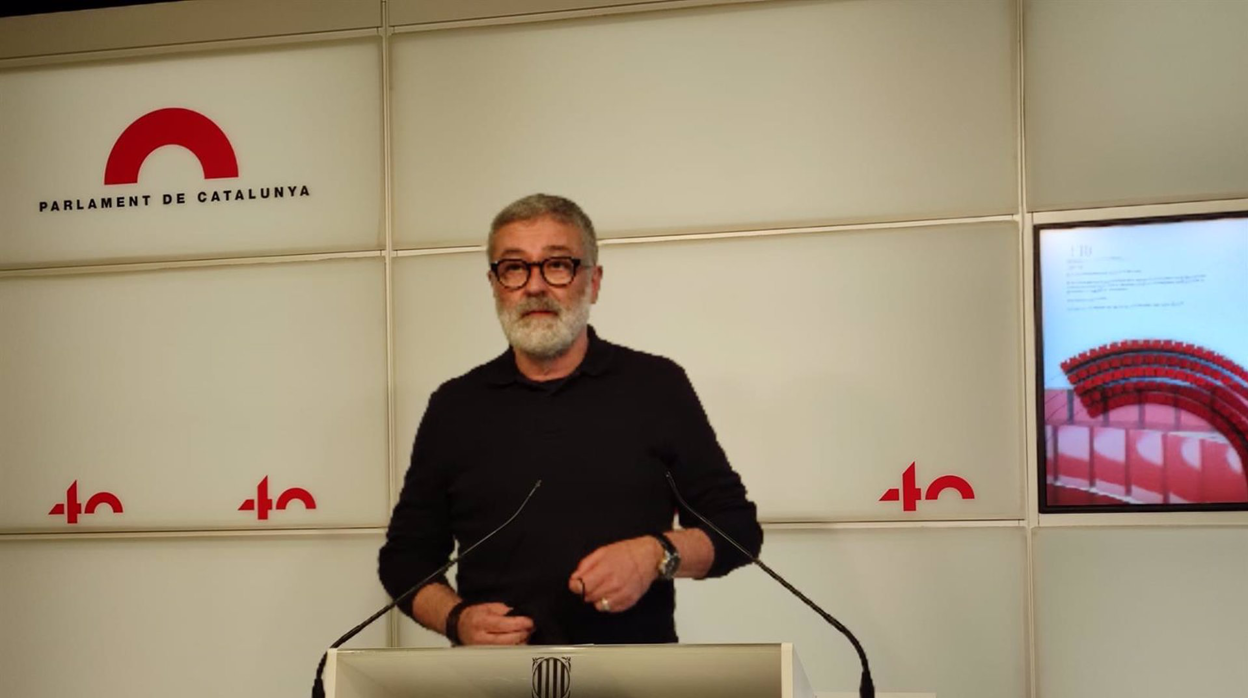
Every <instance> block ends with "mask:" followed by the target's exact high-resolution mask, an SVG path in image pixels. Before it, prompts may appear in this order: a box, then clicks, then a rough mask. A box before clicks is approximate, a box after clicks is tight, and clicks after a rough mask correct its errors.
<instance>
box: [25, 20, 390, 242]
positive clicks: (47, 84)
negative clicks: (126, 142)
mask: <svg viewBox="0 0 1248 698" xmlns="http://www.w3.org/2000/svg"><path fill="white" fill-rule="evenodd" d="M380 56H381V50H380V43H379V42H378V41H354V42H338V43H326V44H310V45H301V46H285V47H282V48H280V49H266V50H250V51H232V52H221V53H201V54H190V55H182V56H171V57H163V58H151V59H141V60H139V59H135V60H124V61H110V62H101V63H91V64H79V65H70V66H60V67H45V68H31V69H24V70H12V71H7V72H3V73H0V153H4V166H3V167H2V168H0V210H2V211H4V224H3V227H2V228H0V266H21V265H40V264H60V263H66V262H81V261H88V260H112V259H135V258H143V259H150V258H166V257H217V256H228V255H245V254H263V253H274V252H307V251H322V250H343V249H370V248H371V249H376V248H379V247H380V246H381V244H382V240H383V236H382V226H381V220H382V191H381V183H382V166H381V163H382V158H381V154H382V140H381V60H380ZM170 108H178V109H186V110H190V111H193V112H196V113H199V114H201V115H202V116H203V117H205V118H206V119H208V120H210V121H211V122H212V123H215V124H216V127H217V128H219V129H220V132H221V133H222V134H224V136H225V138H226V139H228V141H229V143H230V146H231V148H232V151H233V154H234V158H235V160H236V162H237V176H233V177H220V178H211V179H206V178H205V175H206V174H215V171H210V172H207V173H206V171H205V169H204V168H203V167H202V166H201V162H200V160H199V159H197V157H196V155H194V154H192V150H191V149H190V148H187V147H183V146H181V145H164V146H162V147H158V148H157V149H156V150H154V151H153V152H152V153H151V155H150V156H149V157H148V158H147V159H146V160H144V161H142V166H141V169H140V171H139V178H138V182H137V183H132V184H105V181H106V179H105V173H106V171H107V170H108V162H109V160H110V153H112V151H113V148H114V144H115V143H116V142H117V141H118V140H119V138H120V137H121V135H122V134H123V133H124V132H126V130H127V128H128V127H129V126H130V125H131V124H132V123H133V122H135V121H136V120H138V119H140V118H141V117H144V115H146V114H149V113H151V112H153V111H157V110H162V109H170ZM192 132H196V130H195V128H194V127H193V126H189V125H186V124H179V125H177V126H169V127H163V128H160V129H157V132H153V133H152V134H151V135H152V138H153V139H155V140H154V142H165V141H166V140H168V139H169V138H179V137H186V134H188V133H192ZM216 142H217V141H216V140H215V139H210V138H204V139H202V140H200V141H197V143H212V145H203V146H202V148H201V146H200V145H196V146H195V147H196V148H201V149H202V150H206V151H211V152H216V151H217V150H221V148H220V146H219V145H216ZM292 186H293V187H295V192H294V194H295V195H294V196H291V195H290V193H289V192H288V190H286V189H283V191H287V192H288V193H287V196H286V197H284V198H282V199H276V198H271V197H272V191H271V190H273V189H274V188H276V187H283V188H287V187H292ZM305 186H306V187H307V191H308V195H307V196H301V195H300V194H302V192H303V189H302V188H303V187H305ZM266 189H267V190H270V198H267V199H266V198H263V195H264V191H265V190H266ZM221 191H229V192H230V194H229V200H221V201H217V202H213V201H212V194H213V192H221ZM201 192H205V193H206V197H205V198H206V199H207V201H205V202H201V201H199V197H200V193H201ZM238 192H241V195H242V197H244V198H243V199H242V200H236V196H237V193H238ZM178 193H182V194H184V195H185V203H183V204H178V203H176V201H177V199H176V195H177V194H178ZM164 195H170V196H173V197H175V198H173V199H171V200H170V201H171V203H169V204H165V203H164V201H165V199H164V198H163V197H164ZM118 196H121V197H130V196H138V197H142V196H147V197H148V199H146V200H144V199H141V198H140V199H138V200H137V201H138V202H140V205H139V206H137V207H135V206H130V205H128V204H129V202H128V201H127V202H123V203H126V204H127V205H126V207H125V208H111V209H108V210H105V209H99V208H97V209H91V208H90V207H91V204H92V203H93V202H94V203H96V205H97V206H98V205H99V204H100V200H101V199H108V198H113V199H115V198H116V197H118ZM251 196H254V197H255V198H254V199H253V198H248V197H251ZM67 200H68V201H69V202H70V204H69V205H70V208H71V210H68V211H65V210H56V211H53V210H52V204H53V203H56V204H57V208H63V206H64V204H65V202H66V201H67ZM144 201H146V205H143V204H142V202H144ZM79 206H82V207H84V208H85V210H78V207H79ZM41 207H44V210H42V211H41V210H40V208H41Z"/></svg>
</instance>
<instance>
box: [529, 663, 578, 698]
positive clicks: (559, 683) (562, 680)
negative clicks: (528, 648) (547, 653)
mask: <svg viewBox="0 0 1248 698" xmlns="http://www.w3.org/2000/svg"><path fill="white" fill-rule="evenodd" d="M571 690H572V658H571V657H534V658H533V698H567V696H568V693H569V692H570V691H571Z"/></svg>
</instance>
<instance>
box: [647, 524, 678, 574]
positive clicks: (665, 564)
mask: <svg viewBox="0 0 1248 698" xmlns="http://www.w3.org/2000/svg"><path fill="white" fill-rule="evenodd" d="M650 535H651V536H652V537H653V538H654V539H655V540H657V541H659V545H661V546H663V559H662V560H659V579H663V580H666V581H671V580H672V579H673V578H674V577H675V576H676V570H678V569H680V551H679V550H677V549H676V546H675V545H672V541H671V539H670V538H668V537H667V536H665V535H663V534H662V533H651V534H650Z"/></svg>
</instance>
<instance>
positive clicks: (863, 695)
mask: <svg viewBox="0 0 1248 698" xmlns="http://www.w3.org/2000/svg"><path fill="white" fill-rule="evenodd" d="M664 475H667V484H669V485H671V487H672V493H673V494H675V495H676V501H678V502H680V505H681V506H682V507H684V508H685V509H687V510H688V511H689V513H690V514H693V515H694V516H696V517H697V518H698V520H700V521H701V522H702V523H704V524H706V525H707V526H709V527H710V529H711V530H712V531H714V532H716V533H718V534H719V535H720V537H722V538H723V539H724V540H726V541H728V542H729V543H731V544H732V547H734V548H736V549H737V550H740V551H741V554H742V555H745V556H746V557H747V558H749V559H750V562H753V563H754V564H756V565H758V566H759V567H761V568H762V570H763V571H764V572H766V573H767V574H769V575H771V578H772V579H774V580H776V581H777V582H780V584H781V586H783V587H784V588H785V589H788V590H789V591H790V592H791V593H792V594H793V595H794V596H796V597H797V598H799V599H801V600H802V602H803V603H805V604H806V605H807V606H810V607H811V608H812V609H813V610H814V611H815V613H818V614H819V615H820V616H821V617H822V618H823V619H824V620H826V621H827V622H829V623H831V624H832V627H834V628H836V629H837V630H839V631H841V633H842V634H844V635H845V637H847V638H849V643H850V644H851V645H853V646H854V649H855V650H857V651H858V659H860V660H861V661H862V681H861V682H860V683H859V684H858V695H859V696H860V698H875V682H874V681H872V680H871V667H870V665H868V664H867V653H866V651H865V650H863V649H862V644H861V643H860V642H858V638H856V637H854V634H853V633H851V632H850V631H849V628H847V627H845V625H844V624H842V623H841V622H840V621H839V620H837V619H835V618H833V617H832V614H830V613H828V612H827V611H825V610H823V609H822V608H819V604H817V603H815V602H814V601H811V600H810V599H809V598H807V596H806V595H805V594H803V593H802V592H800V591H798V590H797V587H795V586H793V585H792V584H789V583H788V582H787V581H785V580H784V577H781V576H780V575H778V574H776V573H775V572H774V571H773V570H772V569H771V568H770V567H768V566H767V565H764V564H763V561H762V560H760V559H758V558H757V557H754V556H753V555H752V554H750V551H748V550H746V549H745V547H744V546H742V545H741V544H740V543H738V542H737V541H735V540H733V539H732V536H730V535H728V534H727V533H724V532H723V531H721V530H720V528H719V526H716V525H715V524H713V523H711V521H710V520H709V519H707V518H706V517H705V516H703V515H701V514H699V513H698V512H697V511H695V510H694V508H693V507H691V506H689V503H688V502H686V501H685V498H684V497H682V496H680V490H678V489H677V488H676V481H675V480H673V479H672V473H671V472H670V471H668V472H664Z"/></svg>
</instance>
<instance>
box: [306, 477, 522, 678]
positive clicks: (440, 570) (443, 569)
mask: <svg viewBox="0 0 1248 698" xmlns="http://www.w3.org/2000/svg"><path fill="white" fill-rule="evenodd" d="M541 486H542V481H541V480H538V481H537V482H535V483H533V489H531V490H529V495H528V496H527V497H525V498H524V501H523V502H521V503H520V508H519V509H516V512H515V513H514V514H512V515H511V517H510V518H508V519H507V520H506V521H504V522H503V523H502V524H500V525H499V527H498V528H496V529H494V530H493V531H490V532H489V533H487V534H485V536H484V537H482V538H481V540H479V541H477V542H476V543H473V544H472V545H470V546H468V547H467V548H465V549H464V550H463V551H461V552H460V553H459V554H458V555H456V556H455V557H453V558H451V559H450V561H448V562H447V563H446V564H445V565H442V566H441V567H439V568H438V569H436V570H434V572H433V573H432V574H430V575H429V576H428V577H425V578H424V579H422V580H420V581H419V582H416V584H414V585H413V586H412V588H411V589H408V590H407V591H405V592H403V593H402V594H399V595H398V596H396V597H395V598H394V600H393V601H391V602H390V603H388V604H386V605H385V606H383V607H382V608H381V610H380V611H377V612H376V613H374V614H373V615H371V616H369V617H368V620H366V621H364V622H363V623H360V624H359V625H357V626H355V627H354V628H351V629H350V630H348V631H347V633H346V634H345V635H343V636H342V637H340V638H338V639H337V640H335V641H334V644H332V645H330V646H329V649H331V650H333V649H338V648H339V647H341V646H342V645H343V643H345V642H346V641H347V640H350V639H351V638H353V637H355V636H356V635H359V634H360V631H361V630H363V629H364V628H367V627H368V626H369V624H371V623H372V622H373V621H375V620H377V619H378V618H380V617H382V616H383V615H385V613H386V611H389V610H390V609H392V608H394V607H395V606H398V605H399V604H400V603H402V602H403V601H404V600H405V599H407V598H408V597H409V596H411V595H412V594H415V593H416V591H417V590H418V589H420V588H421V587H423V586H424V585H426V584H428V583H429V582H430V581H432V580H433V579H436V578H437V577H439V576H441V575H442V574H443V573H445V572H446V571H447V570H449V569H451V567H452V566H454V565H455V563H457V562H459V561H460V560H462V559H464V556H466V555H467V554H468V553H470V552H472V551H473V550H474V549H475V548H476V547H477V546H478V545H481V544H482V543H484V542H486V541H487V540H489V539H490V538H492V537H493V536H494V534H495V533H498V532H499V531H501V530H503V529H504V528H507V527H508V526H509V525H511V522H512V521H515V520H516V517H517V516H519V515H520V512H522V511H524V508H525V507H526V506H528V504H529V500H530V499H533V494H534V493H535V492H537V488H539V487H541ZM328 659H329V650H326V651H325V654H322V655H321V663H320V664H317V665H316V680H315V681H313V682H312V698H325V683H324V679H323V678H322V674H324V673H325V662H326V661H327V660H328Z"/></svg>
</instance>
